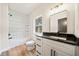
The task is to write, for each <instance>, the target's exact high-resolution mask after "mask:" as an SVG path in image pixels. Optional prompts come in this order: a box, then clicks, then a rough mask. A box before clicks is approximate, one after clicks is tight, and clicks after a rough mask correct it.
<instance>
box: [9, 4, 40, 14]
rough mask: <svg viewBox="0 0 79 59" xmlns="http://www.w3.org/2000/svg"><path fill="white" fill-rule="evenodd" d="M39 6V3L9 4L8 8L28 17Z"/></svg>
mask: <svg viewBox="0 0 79 59" xmlns="http://www.w3.org/2000/svg"><path fill="white" fill-rule="evenodd" d="M39 5H40V3H10V4H9V8H10V9H11V10H15V11H18V12H21V13H24V14H26V15H28V14H30V13H31V12H32V10H34V9H35V8H36V7H38V6H39Z"/></svg>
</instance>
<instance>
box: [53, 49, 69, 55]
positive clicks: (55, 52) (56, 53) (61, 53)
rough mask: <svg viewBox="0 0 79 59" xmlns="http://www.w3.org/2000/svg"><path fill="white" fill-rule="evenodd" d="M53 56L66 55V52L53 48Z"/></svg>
mask: <svg viewBox="0 0 79 59" xmlns="http://www.w3.org/2000/svg"><path fill="white" fill-rule="evenodd" d="M54 56H68V54H66V53H64V52H62V51H58V50H54Z"/></svg>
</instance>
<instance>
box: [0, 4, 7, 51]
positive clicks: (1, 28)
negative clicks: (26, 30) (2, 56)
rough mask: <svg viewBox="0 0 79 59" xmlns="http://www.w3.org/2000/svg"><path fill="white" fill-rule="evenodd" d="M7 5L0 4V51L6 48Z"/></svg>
mask: <svg viewBox="0 0 79 59" xmlns="http://www.w3.org/2000/svg"><path fill="white" fill-rule="evenodd" d="M8 28H9V21H8V4H0V51H1V50H4V49H5V48H8Z"/></svg>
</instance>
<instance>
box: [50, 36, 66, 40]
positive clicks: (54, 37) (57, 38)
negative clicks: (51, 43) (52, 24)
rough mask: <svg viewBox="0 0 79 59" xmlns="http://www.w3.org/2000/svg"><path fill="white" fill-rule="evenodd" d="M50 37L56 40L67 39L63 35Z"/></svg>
mask: <svg viewBox="0 0 79 59" xmlns="http://www.w3.org/2000/svg"><path fill="white" fill-rule="evenodd" d="M49 37H50V38H53V39H56V40H59V39H60V40H66V38H63V37H56V36H49Z"/></svg>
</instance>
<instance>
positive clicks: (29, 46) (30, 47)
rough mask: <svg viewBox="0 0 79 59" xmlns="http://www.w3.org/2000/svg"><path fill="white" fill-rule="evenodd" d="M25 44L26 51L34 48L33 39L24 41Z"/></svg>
mask: <svg viewBox="0 0 79 59" xmlns="http://www.w3.org/2000/svg"><path fill="white" fill-rule="evenodd" d="M26 46H27V50H28V51H31V50H33V49H34V48H35V41H34V40H29V41H26Z"/></svg>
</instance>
